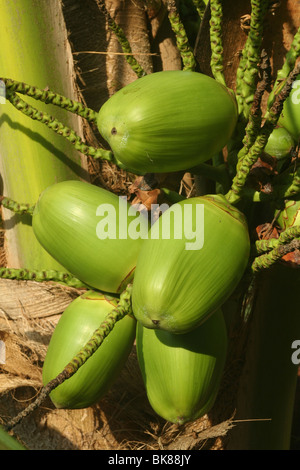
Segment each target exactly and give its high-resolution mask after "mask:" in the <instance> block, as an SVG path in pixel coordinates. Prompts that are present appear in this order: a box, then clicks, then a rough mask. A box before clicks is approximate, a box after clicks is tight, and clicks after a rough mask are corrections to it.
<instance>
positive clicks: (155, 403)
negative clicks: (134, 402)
mask: <svg viewBox="0 0 300 470" xmlns="http://www.w3.org/2000/svg"><path fill="white" fill-rule="evenodd" d="M136 349H137V357H138V362H139V365H140V369H141V373H142V377H143V380H144V384H145V388H146V392H147V396H148V400H149V403H150V404H151V406H152V408H153V409H154V411H155V412H156V413H157V414H158V415H159V416H161V417H162V418H164V419H166V420H167V421H170V422H172V423H177V424H183V423H185V422H188V421H193V420H195V419H197V418H200V417H201V416H203V415H204V414H206V413H208V412H209V410H210V409H211V408H212V406H213V405H214V402H215V399H216V396H217V393H218V390H219V386H220V382H221V378H222V375H223V370H224V365H225V361H226V353H227V331H226V326H225V321H224V318H223V314H222V312H221V310H218V311H217V312H215V313H214V314H213V315H212V316H211V317H210V318H209V319H208V320H207V321H206V322H204V323H203V324H202V325H200V326H199V327H197V328H195V329H194V330H193V331H191V332H189V333H186V334H182V335H174V334H172V333H169V332H167V331H163V330H152V329H149V328H145V327H143V326H142V324H141V323H139V322H138V323H137V334H136Z"/></svg>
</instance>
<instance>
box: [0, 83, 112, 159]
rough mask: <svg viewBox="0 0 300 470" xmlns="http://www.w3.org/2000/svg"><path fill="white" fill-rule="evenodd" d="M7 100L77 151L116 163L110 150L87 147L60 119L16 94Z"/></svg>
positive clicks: (11, 93) (10, 93)
mask: <svg viewBox="0 0 300 470" xmlns="http://www.w3.org/2000/svg"><path fill="white" fill-rule="evenodd" d="M7 99H8V101H10V103H11V104H12V105H13V106H14V107H15V108H16V109H18V111H21V112H22V113H23V114H25V115H26V116H28V117H30V118H31V119H33V120H36V121H39V122H41V123H42V124H45V125H46V126H47V127H49V128H50V129H51V130H52V131H54V132H55V133H56V134H59V135H61V136H62V137H64V138H65V139H67V140H68V141H69V142H71V143H72V144H73V145H74V147H75V149H76V150H78V151H79V152H81V153H82V154H84V155H89V156H91V157H93V158H102V159H104V160H108V161H113V162H114V156H113V153H112V152H111V151H110V150H104V149H101V148H96V147H92V146H89V145H86V144H85V143H84V142H83V141H82V139H81V137H80V136H79V135H78V134H77V133H76V132H75V131H73V129H70V128H69V127H68V126H65V125H64V124H62V123H61V122H60V121H59V120H58V119H56V118H54V117H52V116H50V114H48V113H45V112H42V111H39V110H38V109H36V108H34V107H33V106H31V105H29V104H28V103H26V102H25V101H24V100H22V98H20V97H19V96H18V95H17V94H16V93H13V92H8V93H7Z"/></svg>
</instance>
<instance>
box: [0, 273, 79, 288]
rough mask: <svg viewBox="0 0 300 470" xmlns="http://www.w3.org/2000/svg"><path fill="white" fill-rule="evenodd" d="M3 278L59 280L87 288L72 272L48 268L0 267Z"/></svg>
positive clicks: (68, 284) (72, 285) (41, 280)
mask: <svg viewBox="0 0 300 470" xmlns="http://www.w3.org/2000/svg"><path fill="white" fill-rule="evenodd" d="M0 278H1V279H14V280H17V281H36V282H50V281H52V282H59V283H63V284H66V285H67V286H69V287H75V288H87V287H88V286H87V285H86V284H84V283H83V282H82V281H80V280H79V279H77V278H76V277H74V276H72V274H69V273H66V272H62V271H55V270H54V269H48V270H44V271H34V270H29V269H24V268H19V269H15V268H0Z"/></svg>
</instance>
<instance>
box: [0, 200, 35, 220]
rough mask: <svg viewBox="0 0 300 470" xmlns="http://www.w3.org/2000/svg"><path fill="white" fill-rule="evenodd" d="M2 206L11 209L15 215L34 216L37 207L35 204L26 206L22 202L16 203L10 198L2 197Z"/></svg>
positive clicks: (0, 201) (0, 202)
mask: <svg viewBox="0 0 300 470" xmlns="http://www.w3.org/2000/svg"><path fill="white" fill-rule="evenodd" d="M0 204H1V205H2V206H3V207H5V208H6V209H9V210H10V211H12V212H14V213H15V214H20V215H22V214H29V215H32V214H33V211H34V207H35V205H33V204H26V203H22V202H16V201H14V200H13V199H11V198H9V197H4V196H0Z"/></svg>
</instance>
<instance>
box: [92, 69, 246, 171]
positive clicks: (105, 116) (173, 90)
mask: <svg viewBox="0 0 300 470" xmlns="http://www.w3.org/2000/svg"><path fill="white" fill-rule="evenodd" d="M237 117H238V113H237V105H236V101H235V97H234V96H233V94H232V93H231V92H230V91H229V90H227V89H226V88H225V87H224V86H223V85H221V84H220V83H218V82H217V81H216V80H214V79H213V78H211V77H208V76H207V75H204V74H201V73H197V72H191V71H183V70H172V71H163V72H156V73H152V74H150V75H147V76H145V77H143V78H140V79H138V80H135V81H134V82H132V83H130V84H129V85H127V86H125V87H124V88H122V89H121V90H119V91H117V92H116V93H115V94H114V95H113V96H112V97H110V98H109V100H108V101H106V102H105V103H104V105H103V106H102V107H101V109H100V111H99V113H98V118H97V124H98V129H99V132H100V134H101V135H102V136H103V137H104V139H105V140H106V141H107V142H108V143H109V145H110V147H111V149H112V151H113V153H114V157H115V159H116V162H117V164H118V166H119V167H121V168H125V169H127V170H130V171H132V172H133V173H136V174H145V173H162V172H163V173H164V172H173V171H178V170H184V169H187V168H191V167H193V166H196V165H197V164H199V163H201V162H204V161H207V160H209V159H210V158H211V157H212V156H213V155H215V154H217V153H218V152H219V151H220V150H221V149H222V148H223V147H224V146H225V145H226V143H227V142H228V141H229V139H230V137H231V135H232V133H233V131H234V129H235V126H236V122H237Z"/></svg>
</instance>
